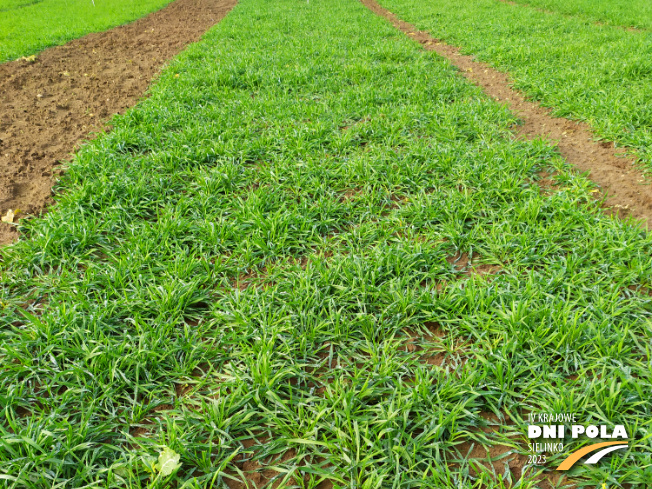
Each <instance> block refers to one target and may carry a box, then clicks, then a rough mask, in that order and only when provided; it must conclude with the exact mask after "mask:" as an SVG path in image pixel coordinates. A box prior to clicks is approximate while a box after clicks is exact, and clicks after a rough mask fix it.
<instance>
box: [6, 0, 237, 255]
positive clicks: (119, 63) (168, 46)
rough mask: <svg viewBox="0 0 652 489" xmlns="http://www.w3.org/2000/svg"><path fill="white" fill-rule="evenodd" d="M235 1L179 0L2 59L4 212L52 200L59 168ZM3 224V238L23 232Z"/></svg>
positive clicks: (30, 209) (35, 209) (33, 208)
mask: <svg viewBox="0 0 652 489" xmlns="http://www.w3.org/2000/svg"><path fill="white" fill-rule="evenodd" d="M235 3H236V0H176V1H175V2H173V3H172V4H170V5H168V6H167V7H166V8H164V9H162V10H159V11H158V12H155V13H152V14H151V15H149V16H147V17H144V18H142V19H139V20H137V21H136V22H133V23H132V24H128V25H124V26H121V27H117V28H115V29H111V30H109V31H106V32H101V33H95V34H89V35H87V36H84V37H82V38H80V39H76V40H74V41H72V42H70V43H68V44H66V45H64V46H57V47H53V48H50V49H47V50H45V51H43V52H42V53H41V54H39V55H38V56H37V57H36V59H35V61H34V62H29V61H26V60H18V61H13V62H10V63H5V64H2V65H0V213H2V215H3V216H4V215H6V213H7V211H8V210H9V209H11V210H13V211H14V212H15V211H16V210H19V211H20V212H16V219H18V218H20V217H22V216H24V215H28V214H37V213H39V212H40V211H42V210H43V209H44V208H45V207H46V206H47V205H49V204H51V203H52V191H51V188H52V185H53V183H54V177H55V176H56V175H58V174H59V173H60V172H61V170H60V169H59V168H56V167H57V165H58V163H59V162H60V161H61V160H65V159H66V158H68V157H69V156H70V154H71V153H72V152H73V151H74V150H75V148H76V147H77V145H78V144H79V143H80V142H81V141H83V140H84V139H86V138H88V137H90V134H91V133H92V132H98V131H102V130H104V129H106V128H107V127H106V126H105V123H106V121H107V119H108V118H109V117H110V116H112V115H113V114H117V113H121V112H124V110H125V109H127V108H129V107H131V106H132V105H134V104H135V103H136V102H137V101H138V99H139V98H141V97H142V96H143V94H144V93H145V90H146V89H147V86H148V85H149V82H150V80H151V79H152V77H154V76H155V75H156V73H158V72H159V70H160V69H161V67H162V66H163V65H164V63H165V62H166V61H168V60H169V59H170V58H172V57H173V56H174V55H176V54H177V53H178V52H179V51H181V50H182V49H183V48H184V47H185V46H186V45H187V44H189V43H191V42H195V41H197V40H199V38H200V37H201V35H202V34H203V33H204V32H205V31H206V30H207V29H208V28H209V27H211V26H212V25H214V24H215V23H216V22H218V21H219V20H221V19H222V18H223V17H224V16H225V15H226V14H227V13H228V12H229V11H230V10H231V8H233V6H234V5H235ZM17 236H18V234H17V232H16V229H15V227H14V226H12V225H11V224H7V223H4V222H2V223H0V244H6V243H9V242H11V241H13V240H15V239H16V238H17Z"/></svg>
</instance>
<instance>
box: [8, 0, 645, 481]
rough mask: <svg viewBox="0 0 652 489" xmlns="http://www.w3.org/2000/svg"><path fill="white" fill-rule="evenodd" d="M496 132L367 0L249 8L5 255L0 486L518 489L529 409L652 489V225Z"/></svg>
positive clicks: (449, 73)
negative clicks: (569, 422) (602, 432)
mask: <svg viewBox="0 0 652 489" xmlns="http://www.w3.org/2000/svg"><path fill="white" fill-rule="evenodd" d="M384 3H386V4H392V8H396V11H399V10H402V11H403V12H404V13H406V14H410V13H411V7H410V5H411V4H410V3H409V1H408V0H400V1H399V0H387V1H385V2H384ZM443 3H446V2H443ZM479 3H482V2H479ZM433 8H434V7H433ZM501 8H502V7H501ZM505 8H507V7H505ZM456 11H459V12H461V13H460V14H459V15H462V13H463V12H468V10H464V9H462V8H458V9H457V10H456ZM406 16H409V15H406ZM411 17H415V15H411ZM412 20H415V19H412ZM484 21H485V22H487V23H488V24H491V20H490V19H487V18H486V17H485V19H484ZM424 23H425V24H428V25H430V24H429V21H424ZM442 25H443V26H447V28H448V29H451V27H450V26H451V25H452V24H448V23H443V24H442ZM252 26H255V29H252ZM442 28H443V27H442ZM525 28H526V27H523V29H525ZM512 29H513V30H516V27H512ZM535 31H536V29H535ZM613 35H616V34H613ZM508 40H509V38H508V39H507V41H508ZM524 63H526V64H527V58H524ZM528 66H529V65H528ZM514 122H515V119H514V117H513V116H512V115H511V114H510V113H509V112H508V111H507V110H506V109H505V108H504V107H502V106H500V105H499V104H497V103H495V102H493V101H492V100H490V99H489V98H488V97H486V96H485V95H483V94H482V93H481V91H480V90H479V89H478V88H477V87H475V86H472V85H470V84H469V83H468V82H467V81H466V80H465V79H464V78H462V77H461V76H459V74H457V72H456V70H455V69H454V68H452V67H451V66H450V64H449V63H448V62H446V61H444V60H442V59H441V58H439V57H438V56H436V55H435V54H433V53H428V52H425V51H423V50H422V49H421V48H420V46H419V45H418V44H417V43H415V42H413V41H411V40H409V39H408V38H407V37H406V36H404V35H403V34H401V33H400V32H399V31H397V30H395V29H394V28H393V27H392V26H391V25H389V24H388V23H386V22H385V21H384V20H382V19H380V18H379V17H377V16H375V15H374V14H372V13H371V12H370V11H368V10H367V9H366V8H365V7H363V6H362V5H361V4H360V3H359V2H357V1H356V0H310V2H304V1H295V0H241V2H240V3H239V5H237V6H236V7H235V8H234V9H233V11H232V12H231V13H230V14H229V15H228V16H227V17H226V18H225V19H224V20H223V21H222V22H221V23H220V24H218V25H217V26H215V27H214V28H213V29H211V30H210V31H209V33H207V35H206V36H204V38H203V40H202V41H201V42H199V43H197V44H195V45H192V46H191V47H190V48H188V49H187V50H186V51H185V52H183V53H182V54H181V55H180V56H179V57H178V59H177V60H176V61H174V62H173V63H172V64H171V65H170V66H169V67H168V68H167V69H166V70H165V71H164V72H163V74H162V75H161V77H160V78H159V79H158V80H157V82H156V83H155V85H154V86H153V87H152V89H151V96H150V97H149V98H148V99H146V100H144V101H142V102H141V103H139V104H138V106H136V107H135V108H134V109H132V110H130V111H129V112H128V113H126V114H125V115H123V116H119V117H116V118H115V119H114V121H113V125H114V129H113V131H112V132H111V133H109V134H107V135H102V136H100V137H99V138H97V139H96V140H94V141H92V142H90V143H88V144H87V145H85V146H84V147H83V148H82V149H81V150H80V151H79V152H78V154H77V155H76V157H75V159H74V161H73V162H72V163H71V165H70V168H69V170H68V171H67V173H66V176H65V178H64V179H63V181H62V182H61V183H60V185H59V186H58V188H57V200H58V204H57V205H56V206H54V207H53V208H52V209H51V210H50V211H49V212H48V213H47V214H46V215H44V216H42V217H39V218H33V219H29V220H24V221H22V232H23V237H22V240H21V241H19V242H17V243H16V244H14V245H12V246H10V247H7V248H4V249H2V250H1V258H2V259H1V261H0V384H1V385H2V386H3V389H2V390H0V481H2V482H1V483H0V484H6V487H8V488H16V489H17V488H30V489H36V488H38V489H45V488H54V487H56V488H66V489H67V488H70V489H73V488H75V489H76V488H82V487H101V488H129V489H135V488H182V487H183V488H186V489H188V488H203V487H231V488H235V487H244V486H243V485H237V483H236V481H239V480H243V479H254V478H255V476H254V475H252V474H247V473H246V472H248V471H250V470H252V469H254V470H256V469H259V468H261V467H262V466H266V468H267V469H268V471H267V472H266V475H267V476H272V475H273V476H274V477H276V479H275V481H274V482H275V483H279V484H280V487H302V488H320V489H324V488H325V487H336V488H351V489H361V488H365V489H372V488H432V489H442V488H456V489H471V488H478V489H479V488H481V487H483V488H489V489H503V488H507V487H514V484H515V483H516V482H515V481H516V479H517V478H520V482H519V485H518V486H517V487H519V488H522V489H532V488H535V487H545V486H537V484H538V482H537V480H538V478H537V475H538V474H539V473H540V472H541V471H543V469H544V467H543V466H528V467H526V470H525V471H524V473H523V474H521V473H520V472H519V473H516V474H513V473H512V472H511V471H509V470H507V471H504V470H503V468H502V465H501V464H502V463H503V462H505V461H507V460H508V459H509V456H510V452H511V453H517V454H527V446H526V443H527V439H526V436H525V434H526V426H525V424H524V422H523V418H524V417H525V415H526V413H527V412H529V411H531V410H536V411H537V412H549V413H558V412H573V413H575V414H576V415H577V417H578V419H580V420H583V421H584V420H587V421H592V422H594V423H600V422H605V423H609V424H611V423H614V424H623V425H625V426H626V427H627V430H628V431H629V433H630V435H631V437H632V441H631V442H630V448H629V449H628V450H627V451H620V452H617V453H615V454H614V455H612V456H611V457H610V458H608V459H605V461H603V462H601V463H600V464H598V465H595V466H589V465H582V466H578V467H577V468H576V469H573V471H572V472H571V474H570V477H571V480H573V481H574V482H575V483H576V484H579V485H580V486H583V487H596V486H599V487H601V485H602V484H603V483H608V485H609V487H622V486H621V483H624V482H626V483H628V484H630V486H628V487H631V488H636V489H643V488H647V487H650V484H652V458H651V455H650V454H651V453H652V441H651V437H650V434H651V433H652V412H651V411H652V404H651V403H650V391H651V388H652V321H651V319H652V297H651V296H650V294H649V291H650V287H652V237H651V236H650V234H649V233H647V232H645V231H642V230H641V229H640V228H638V227H637V226H636V225H635V224H634V223H632V222H627V221H621V220H618V219H615V218H610V217H606V216H605V215H604V214H603V213H602V212H601V210H600V208H599V204H598V203H596V202H595V201H594V200H593V198H592V195H593V194H592V191H593V190H594V186H593V184H592V183H591V182H590V181H589V180H587V179H586V178H584V177H583V176H578V175H576V174H575V173H573V172H572V171H571V169H570V168H569V166H568V164H567V163H566V162H565V161H563V160H562V159H561V157H559V156H558V155H557V154H556V152H555V150H554V147H553V146H552V145H550V144H548V143H547V142H545V141H522V140H517V139H514V138H513V134H512V132H511V129H510V128H511V126H512V125H513V123H514ZM542 172H546V173H545V174H552V173H554V174H555V177H554V180H555V182H556V185H555V186H552V187H548V188H541V187H540V186H539V185H538V181H540V180H541V178H542V175H543V173H542ZM491 414H493V417H492V416H491ZM487 419H497V420H498V421H497V422H496V423H494V424H492V425H491V426H487V424H488V421H487ZM470 442H472V443H473V444H475V445H479V444H480V445H485V446H495V445H507V446H509V447H510V451H508V452H507V458H504V459H501V460H499V461H498V462H499V463H498V465H499V469H498V470H497V471H494V470H492V469H485V468H483V466H482V465H480V464H479V463H478V460H474V459H471V458H470V457H469V453H470V451H471V450H472V448H473V445H472V444H471V443H470ZM161 454H163V455H161ZM175 454H178V455H179V459H178V460H177V459H176V457H175ZM563 458H564V455H563V454H559V455H558V456H556V457H553V458H552V459H550V460H549V461H548V463H547V464H546V467H554V466H555V463H559V462H560V461H561V460H562V459H563ZM158 464H163V466H161V465H158ZM269 467H273V468H271V469H270V468H269ZM168 469H169V470H168ZM261 470H262V469H261ZM521 476H522V477H521ZM326 481H330V482H326ZM329 484H331V485H329ZM251 487H254V486H251ZM269 487H271V485H270V486H269ZM547 487H550V486H547Z"/></svg>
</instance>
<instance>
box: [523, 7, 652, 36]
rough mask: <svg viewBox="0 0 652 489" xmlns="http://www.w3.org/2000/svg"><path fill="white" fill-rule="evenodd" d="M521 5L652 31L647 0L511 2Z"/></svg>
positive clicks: (651, 20)
mask: <svg viewBox="0 0 652 489" xmlns="http://www.w3.org/2000/svg"><path fill="white" fill-rule="evenodd" d="M513 1H514V2H516V3H520V4H522V5H526V6H531V7H535V8H541V9H545V10H549V11H551V12H559V13H562V14H567V15H576V16H578V17H582V18H584V19H586V20H592V21H596V22H604V23H607V24H611V25H616V26H622V27H637V28H640V29H652V3H651V2H650V1H649V0H608V1H605V0H572V1H569V0H513Z"/></svg>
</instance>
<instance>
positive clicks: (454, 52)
mask: <svg viewBox="0 0 652 489" xmlns="http://www.w3.org/2000/svg"><path fill="white" fill-rule="evenodd" d="M360 1H361V2H362V4H363V5H365V6H366V7H368V8H369V9H370V10H371V11H372V12H374V13H376V14H378V15H380V16H381V17H384V18H386V19H387V20H389V21H390V22H391V23H392V24H393V25H394V26H395V27H396V28H398V29H400V30H401V31H403V32H404V33H406V34H407V35H409V36H410V37H412V38H413V39H415V40H416V41H418V42H420V43H421V44H422V45H423V47H424V49H426V50H428V51H435V52H437V53H438V54H439V55H441V56H444V57H445V58H447V59H448V60H450V62H451V63H452V64H453V65H455V66H457V67H458V68H459V69H460V70H461V71H462V74H463V75H464V76H465V77H466V78H467V79H469V80H471V81H472V82H474V83H475V84H476V85H478V86H480V87H481V88H482V89H483V90H484V91H485V93H487V95H489V96H491V97H493V98H494V99H496V100H498V101H500V102H503V103H505V104H507V107H508V108H509V109H510V110H511V111H512V112H513V113H514V114H516V115H517V116H518V117H519V118H520V119H521V120H522V121H523V123H522V124H521V125H520V126H518V127H517V128H516V133H517V134H518V135H519V136H521V137H525V138H528V139H537V138H546V139H550V140H553V141H557V142H558V149H559V152H560V153H561V155H562V156H563V157H564V158H565V159H566V160H567V161H568V162H569V163H570V164H572V165H574V166H575V167H577V168H578V169H579V170H580V171H582V172H588V173H589V177H590V178H591V180H593V181H594V182H595V183H596V184H598V185H599V186H600V187H601V190H602V192H603V195H602V196H600V195H599V194H597V195H596V196H598V197H604V196H606V198H605V202H604V206H605V208H606V211H607V212H608V213H612V214H616V215H619V216H620V217H629V216H631V217H633V218H634V219H637V220H640V221H642V222H641V224H642V227H644V228H646V229H649V225H650V223H652V187H651V186H650V185H648V184H647V183H646V182H645V179H644V177H643V175H642V173H641V172H640V171H638V170H637V169H636V167H635V166H634V164H635V161H634V160H633V159H631V158H626V157H625V153H626V151H625V150H624V149H622V148H614V145H613V143H611V142H605V141H595V140H594V135H593V134H592V132H591V129H590V128H589V126H588V125H587V124H585V123H583V122H576V121H570V120H568V119H563V118H555V117H552V116H551V115H550V114H551V110H550V109H546V108H544V107H541V106H540V105H538V104H537V103H534V102H530V101H528V100H526V99H525V97H524V96H523V95H521V94H520V93H518V92H517V91H515V90H513V89H512V88H511V87H510V79H509V76H508V75H507V74H505V73H501V72H499V71H497V70H495V69H494V68H492V67H491V66H489V65H488V64H486V63H481V62H479V61H475V60H474V59H473V56H467V55H463V54H461V53H460V49H459V48H457V47H454V46H450V45H447V44H445V43H443V42H441V41H440V40H438V39H435V38H433V37H431V36H430V35H429V34H428V33H427V32H422V31H418V30H417V29H416V28H415V27H414V26H413V25H411V24H408V23H407V22H403V21H402V20H401V19H399V18H398V17H397V16H396V15H394V14H393V13H391V12H389V11H388V10H387V9H385V8H383V7H381V6H380V5H378V3H376V1H375V0H360Z"/></svg>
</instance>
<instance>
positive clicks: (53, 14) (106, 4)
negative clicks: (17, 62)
mask: <svg viewBox="0 0 652 489" xmlns="http://www.w3.org/2000/svg"><path fill="white" fill-rule="evenodd" d="M168 3H170V0H142V1H136V0H94V1H92V0H0V63H2V62H5V61H9V60H11V59H15V58H19V57H21V56H28V55H31V54H34V53H36V52H38V51H41V50H42V49H45V48H47V47H50V46H54V45H57V44H65V43H66V42H68V41H70V40H71V39H75V38H77V37H81V36H83V35H84V34H88V33H89V32H99V31H103V30H105V29H108V28H110V27H114V26H116V25H120V24H124V23H126V22H130V21H132V20H135V19H137V18H139V17H143V16H144V15H146V14H148V13H150V12H153V11H155V10H158V9H160V8H161V7H163V6H165V5H167V4H168Z"/></svg>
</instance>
